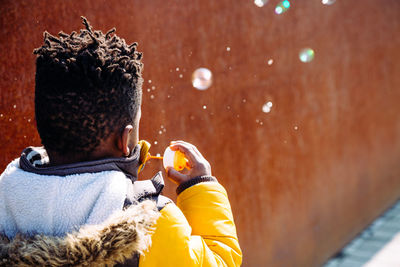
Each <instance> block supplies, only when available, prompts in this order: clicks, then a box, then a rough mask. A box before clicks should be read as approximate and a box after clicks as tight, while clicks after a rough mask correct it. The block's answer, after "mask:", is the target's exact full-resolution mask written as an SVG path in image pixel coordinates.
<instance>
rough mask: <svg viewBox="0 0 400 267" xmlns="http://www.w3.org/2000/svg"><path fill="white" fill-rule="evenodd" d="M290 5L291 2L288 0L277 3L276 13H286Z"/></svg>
mask: <svg viewBox="0 0 400 267" xmlns="http://www.w3.org/2000/svg"><path fill="white" fill-rule="evenodd" d="M289 7H290V2H289V1H288V0H284V1H282V2H280V3H279V4H277V5H276V7H275V13H276V14H278V15H280V14H282V13H285V12H286V11H287V10H288V9H289Z"/></svg>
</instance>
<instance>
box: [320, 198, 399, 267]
mask: <svg viewBox="0 0 400 267" xmlns="http://www.w3.org/2000/svg"><path fill="white" fill-rule="evenodd" d="M323 267H400V200H399V201H397V203H396V204H394V205H393V206H392V207H391V208H389V209H388V210H387V211H386V212H385V213H384V214H383V215H381V216H380V217H379V218H378V219H376V220H375V221H374V222H373V223H372V224H370V225H369V226H368V227H367V228H366V229H365V230H364V231H362V232H361V233H360V234H359V235H358V236H357V237H356V238H355V239H353V240H352V241H351V242H350V243H349V244H348V245H347V246H345V247H344V248H343V249H342V250H341V251H340V252H339V253H337V254H336V255H335V256H334V257H333V258H331V259H330V260H328V261H327V262H326V263H325V264H324V265H323Z"/></svg>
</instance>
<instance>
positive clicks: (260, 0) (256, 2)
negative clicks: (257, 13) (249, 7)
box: [254, 0, 268, 7]
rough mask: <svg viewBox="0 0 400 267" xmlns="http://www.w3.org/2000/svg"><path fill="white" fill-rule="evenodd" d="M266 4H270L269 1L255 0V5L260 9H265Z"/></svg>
mask: <svg viewBox="0 0 400 267" xmlns="http://www.w3.org/2000/svg"><path fill="white" fill-rule="evenodd" d="M266 3H268V0H254V4H255V5H256V6H258V7H263V6H264V5H265V4H266Z"/></svg>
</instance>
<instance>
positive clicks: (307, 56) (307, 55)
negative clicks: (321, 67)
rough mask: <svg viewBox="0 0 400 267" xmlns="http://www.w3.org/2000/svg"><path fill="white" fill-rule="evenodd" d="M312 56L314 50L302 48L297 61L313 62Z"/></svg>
mask: <svg viewBox="0 0 400 267" xmlns="http://www.w3.org/2000/svg"><path fill="white" fill-rule="evenodd" d="M314 55H315V53H314V50H312V49H311V48H304V49H302V50H300V52H299V59H300V61H301V62H304V63H308V62H311V61H313V59H314Z"/></svg>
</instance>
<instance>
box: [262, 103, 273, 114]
mask: <svg viewBox="0 0 400 267" xmlns="http://www.w3.org/2000/svg"><path fill="white" fill-rule="evenodd" d="M271 108H272V102H267V103H265V104H264V105H263V106H262V111H263V112H264V113H269V112H270V111H271Z"/></svg>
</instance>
